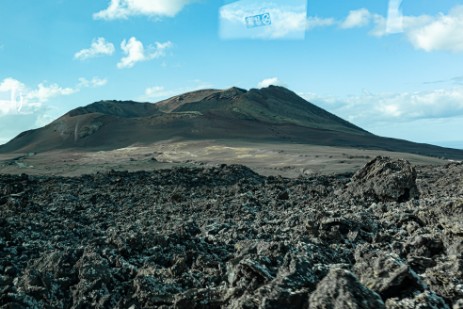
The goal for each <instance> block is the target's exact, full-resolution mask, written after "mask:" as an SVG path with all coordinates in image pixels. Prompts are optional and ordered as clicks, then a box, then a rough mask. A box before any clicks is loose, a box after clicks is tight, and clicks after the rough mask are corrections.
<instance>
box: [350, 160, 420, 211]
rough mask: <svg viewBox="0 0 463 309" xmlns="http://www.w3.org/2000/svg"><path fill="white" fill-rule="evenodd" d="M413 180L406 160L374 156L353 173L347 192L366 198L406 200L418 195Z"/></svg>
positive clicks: (410, 168)
mask: <svg viewBox="0 0 463 309" xmlns="http://www.w3.org/2000/svg"><path fill="white" fill-rule="evenodd" d="M415 181H416V171H415V168H414V167H413V166H412V165H411V164H410V163H409V162H408V161H405V160H395V161H393V160H391V159H389V158H387V157H376V158H375V159H374V160H372V161H370V162H369V163H368V164H367V165H365V166H364V167H363V168H362V169H360V170H359V171H358V172H357V173H355V174H354V176H353V177H352V182H351V183H350V184H349V190H348V192H349V193H351V194H353V195H354V196H360V197H362V198H365V199H367V200H374V201H382V202H387V201H393V202H406V201H408V200H410V199H411V198H415V197H417V196H418V188H417V187H416V182H415Z"/></svg>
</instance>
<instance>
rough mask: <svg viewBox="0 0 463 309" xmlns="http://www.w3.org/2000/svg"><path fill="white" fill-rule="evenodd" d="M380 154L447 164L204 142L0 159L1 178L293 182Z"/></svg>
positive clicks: (350, 168)
mask: <svg viewBox="0 0 463 309" xmlns="http://www.w3.org/2000/svg"><path fill="white" fill-rule="evenodd" d="M378 155H384V156H389V157H392V158H402V159H406V160H409V161H410V162H411V163H413V164H414V165H440V164H445V163H448V161H447V160H442V159H437V158H430V157H425V156H419V155H413V154H406V153H397V152H387V151H378V150H361V149H352V148H338V147H327V146H314V145H301V144H269V143H258V144H257V143H249V142H236V141H213V140H207V141H188V142H181V141H180V142H179V141H166V142H161V143H156V144H153V145H149V146H133V147H127V148H121V149H116V150H111V151H94V152H86V151H82V150H73V151H70V150H61V151H53V152H45V153H36V154H33V153H30V154H24V153H18V154H1V155H0V173H4V174H21V173H26V174H31V175H61V176H78V175H82V174H91V173H96V172H98V171H100V172H102V171H108V170H112V169H113V170H127V171H139V170H157V169H164V168H170V167H173V166H179V165H186V166H190V165H216V164H221V163H226V164H243V165H246V166H248V167H250V168H251V169H253V170H254V171H256V172H258V173H259V174H262V175H265V176H269V175H273V176H276V175H281V176H284V177H297V176H299V175H301V174H305V175H313V174H321V175H329V174H337V173H343V172H354V171H356V170H358V169H359V168H360V167H361V166H363V165H364V164H365V163H366V162H368V161H369V160H371V159H372V158H374V157H376V156H378Z"/></svg>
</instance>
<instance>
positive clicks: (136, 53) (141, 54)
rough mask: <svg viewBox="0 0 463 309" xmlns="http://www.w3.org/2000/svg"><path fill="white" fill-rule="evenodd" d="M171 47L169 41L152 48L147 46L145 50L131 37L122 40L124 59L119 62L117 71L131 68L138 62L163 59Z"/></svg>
mask: <svg viewBox="0 0 463 309" xmlns="http://www.w3.org/2000/svg"><path fill="white" fill-rule="evenodd" d="M172 46H173V44H172V42H170V41H167V42H164V43H160V42H156V43H155V45H154V46H149V47H148V49H147V50H146V49H145V47H144V45H143V43H142V42H140V41H138V40H137V39H136V38H135V37H131V38H130V39H129V40H128V41H127V40H123V41H122V43H121V48H122V51H123V52H124V54H125V57H123V58H122V59H121V60H120V61H119V63H118V64H117V67H118V68H119V69H126V68H132V67H133V66H134V65H135V64H136V63H138V62H143V61H149V60H152V59H156V58H161V57H164V56H165V55H166V51H167V49H169V48H171V47H172Z"/></svg>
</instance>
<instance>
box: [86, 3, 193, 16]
mask: <svg viewBox="0 0 463 309" xmlns="http://www.w3.org/2000/svg"><path fill="white" fill-rule="evenodd" d="M191 2H193V1H192V0H111V3H110V4H109V6H108V8H106V9H105V10H102V11H100V12H98V13H95V14H93V18H94V19H104V20H113V19H127V18H128V17H131V16H137V15H145V16H154V17H161V16H167V17H174V16H175V15H177V14H178V13H179V12H180V11H181V10H182V9H183V8H184V7H185V6H186V5H187V4H189V3H191Z"/></svg>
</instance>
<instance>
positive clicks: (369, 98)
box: [302, 86, 463, 125]
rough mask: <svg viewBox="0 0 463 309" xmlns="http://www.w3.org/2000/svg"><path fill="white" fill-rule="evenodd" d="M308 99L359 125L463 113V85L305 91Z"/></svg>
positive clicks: (451, 116) (461, 114) (448, 116)
mask: <svg viewBox="0 0 463 309" xmlns="http://www.w3.org/2000/svg"><path fill="white" fill-rule="evenodd" d="M302 95H303V96H304V97H305V98H306V99H307V100H309V101H310V102H313V103H315V104H317V105H320V106H322V107H324V108H326V109H328V110H330V111H332V112H334V113H336V114H337V115H339V116H341V117H343V118H345V119H348V120H349V121H352V122H354V123H356V124H359V125H371V124H372V123H381V122H385V123H391V125H392V124H393V123H396V122H407V121H413V120H420V119H442V118H454V117H462V116H463V87H462V86H455V87H450V88H445V89H435V90H431V91H418V92H403V93H370V92H364V93H362V94H360V95H356V96H347V97H335V96H320V95H317V94H314V93H305V94H302Z"/></svg>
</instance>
